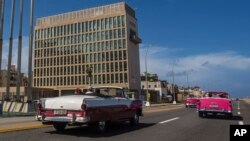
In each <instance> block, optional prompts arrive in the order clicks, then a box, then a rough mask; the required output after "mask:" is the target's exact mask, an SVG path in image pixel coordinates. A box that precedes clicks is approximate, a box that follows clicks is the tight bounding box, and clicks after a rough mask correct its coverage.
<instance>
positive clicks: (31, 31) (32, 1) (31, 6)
mask: <svg viewBox="0 0 250 141" xmlns="http://www.w3.org/2000/svg"><path fill="white" fill-rule="evenodd" d="M33 15H34V0H30V34H29V67H28V102H30V101H31V95H32V63H33V62H32V50H33Z"/></svg>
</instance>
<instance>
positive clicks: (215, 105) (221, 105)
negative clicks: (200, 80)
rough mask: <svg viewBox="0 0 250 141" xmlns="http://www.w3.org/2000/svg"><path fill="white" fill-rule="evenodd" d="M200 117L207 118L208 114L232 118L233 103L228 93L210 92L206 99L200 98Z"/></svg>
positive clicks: (198, 108) (198, 109)
mask: <svg viewBox="0 0 250 141" xmlns="http://www.w3.org/2000/svg"><path fill="white" fill-rule="evenodd" d="M197 111H198V115H199V117H205V116H207V114H208V113H211V114H213V115H216V114H224V115H226V116H227V117H228V118H231V117H232V111H233V108H232V102H231V99H229V95H228V93H226V92H208V93H207V94H206V97H203V98H200V100H199V102H198V103H197Z"/></svg>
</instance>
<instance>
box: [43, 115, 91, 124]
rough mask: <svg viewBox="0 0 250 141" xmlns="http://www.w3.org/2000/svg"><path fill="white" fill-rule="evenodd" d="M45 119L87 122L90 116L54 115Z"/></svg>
mask: <svg viewBox="0 0 250 141" xmlns="http://www.w3.org/2000/svg"><path fill="white" fill-rule="evenodd" d="M43 121H44V122H46V121H48V122H68V123H87V122H89V121H90V118H89V117H74V116H72V117H68V116H54V117H44V118H43Z"/></svg>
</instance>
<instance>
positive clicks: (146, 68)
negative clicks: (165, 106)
mask: <svg viewBox="0 0 250 141" xmlns="http://www.w3.org/2000/svg"><path fill="white" fill-rule="evenodd" d="M150 46H151V45H150ZM150 46H148V47H147V49H146V53H145V71H146V72H145V78H146V100H147V101H146V106H150V102H149V97H148V65H147V64H148V62H147V56H148V48H149V47H150Z"/></svg>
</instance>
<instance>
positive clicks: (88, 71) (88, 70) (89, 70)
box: [87, 67, 92, 87]
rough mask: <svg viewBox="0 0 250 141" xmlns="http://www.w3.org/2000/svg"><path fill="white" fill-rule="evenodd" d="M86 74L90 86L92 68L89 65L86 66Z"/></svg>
mask: <svg viewBox="0 0 250 141" xmlns="http://www.w3.org/2000/svg"><path fill="white" fill-rule="evenodd" d="M87 74H88V77H89V86H90V87H91V78H92V68H91V67H88V68H87Z"/></svg>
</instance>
